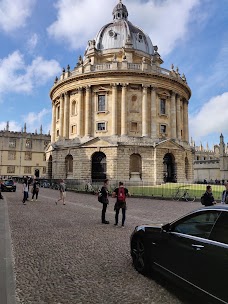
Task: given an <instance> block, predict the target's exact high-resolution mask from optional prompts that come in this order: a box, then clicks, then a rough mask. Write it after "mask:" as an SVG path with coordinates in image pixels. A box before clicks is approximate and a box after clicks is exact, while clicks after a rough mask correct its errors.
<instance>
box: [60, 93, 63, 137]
mask: <svg viewBox="0 0 228 304" xmlns="http://www.w3.org/2000/svg"><path fill="white" fill-rule="evenodd" d="M63 106H64V95H63V94H61V96H60V112H59V137H62V136H63V117H64V112H63Z"/></svg>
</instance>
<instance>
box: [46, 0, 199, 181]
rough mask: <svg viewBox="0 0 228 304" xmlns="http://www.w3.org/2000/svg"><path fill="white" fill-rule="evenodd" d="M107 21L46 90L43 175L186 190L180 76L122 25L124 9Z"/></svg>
mask: <svg viewBox="0 0 228 304" xmlns="http://www.w3.org/2000/svg"><path fill="white" fill-rule="evenodd" d="M112 15H113V20H112V22H110V23H108V24H106V25H104V26H103V27H102V28H101V29H100V30H99V31H98V34H97V36H96V37H95V39H93V40H90V41H89V42H88V45H87V47H86V51H85V55H84V58H82V57H81V56H80V57H79V59H78V62H77V64H76V66H75V68H74V69H73V70H70V67H69V65H68V66H67V68H66V69H65V68H64V69H63V73H62V75H61V76H60V77H59V78H58V77H56V79H55V83H54V86H53V87H52V88H51V91H50V97H51V100H52V133H51V145H50V146H49V147H48V149H47V161H48V175H49V177H54V178H63V177H64V178H75V179H83V180H88V179H89V180H93V181H95V180H101V179H104V178H109V179H112V180H119V179H121V180H125V181H130V182H131V181H133V182H134V181H143V182H149V183H151V184H159V183H163V182H164V181H167V182H176V181H178V182H192V181H193V151H192V149H191V147H190V144H189V130H188V105H189V99H190V97H191V90H190V88H189V86H188V84H187V81H186V78H185V75H184V74H183V75H182V76H181V75H180V73H179V69H178V67H177V68H175V69H174V66H173V65H172V67H171V70H167V69H164V68H162V67H161V64H162V63H163V60H162V59H161V56H160V55H159V53H158V48H157V46H153V44H152V42H151V39H150V37H149V36H148V35H147V34H146V33H144V31H143V30H142V29H140V28H139V27H137V26H135V25H133V24H132V23H131V22H130V21H128V10H127V8H126V6H125V5H124V4H123V3H122V1H119V3H118V4H117V5H116V6H115V7H114V10H113V13H112ZM72 22H73V21H72ZM94 26H95V24H94Z"/></svg>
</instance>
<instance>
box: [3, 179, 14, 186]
mask: <svg viewBox="0 0 228 304" xmlns="http://www.w3.org/2000/svg"><path fill="white" fill-rule="evenodd" d="M4 184H5V185H6V186H12V185H13V181H12V180H7V181H5V182H4Z"/></svg>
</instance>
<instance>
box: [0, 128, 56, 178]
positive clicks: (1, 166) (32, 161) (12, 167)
mask: <svg viewBox="0 0 228 304" xmlns="http://www.w3.org/2000/svg"><path fill="white" fill-rule="evenodd" d="M50 141H51V137H50V135H46V134H42V126H41V127H40V133H39V134H37V132H35V133H27V132H26V124H25V125H24V128H23V129H22V131H21V132H12V131H9V123H7V125H6V129H5V130H3V131H0V176H1V177H2V178H4V177H8V176H12V177H16V176H18V177H22V176H24V175H28V176H32V177H33V176H37V177H46V159H45V149H46V147H47V146H48V144H49V143H50Z"/></svg>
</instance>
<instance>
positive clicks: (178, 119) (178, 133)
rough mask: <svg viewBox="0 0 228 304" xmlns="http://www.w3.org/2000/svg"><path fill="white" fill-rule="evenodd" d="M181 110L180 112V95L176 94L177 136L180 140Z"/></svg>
mask: <svg viewBox="0 0 228 304" xmlns="http://www.w3.org/2000/svg"><path fill="white" fill-rule="evenodd" d="M181 128H182V126H181V112H180V96H179V95H177V138H178V139H179V140H181Z"/></svg>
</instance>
